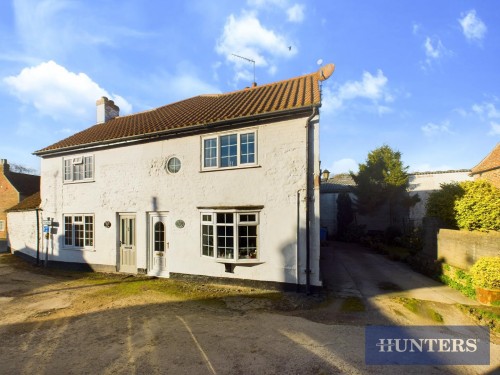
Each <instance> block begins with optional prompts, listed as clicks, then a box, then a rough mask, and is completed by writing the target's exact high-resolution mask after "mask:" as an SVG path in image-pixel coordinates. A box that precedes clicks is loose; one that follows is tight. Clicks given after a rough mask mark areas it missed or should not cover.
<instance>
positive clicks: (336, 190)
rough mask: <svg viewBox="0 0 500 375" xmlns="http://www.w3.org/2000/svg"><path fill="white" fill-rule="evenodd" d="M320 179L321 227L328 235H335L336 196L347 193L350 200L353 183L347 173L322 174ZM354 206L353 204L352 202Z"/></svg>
mask: <svg viewBox="0 0 500 375" xmlns="http://www.w3.org/2000/svg"><path fill="white" fill-rule="evenodd" d="M322 177H323V179H322V181H321V199H320V200H321V204H320V212H321V227H322V228H325V229H326V231H327V234H328V236H335V235H337V230H338V225H337V214H338V209H337V198H338V196H339V194H341V193H347V194H349V196H350V198H351V200H352V202H354V199H355V195H354V193H353V192H352V191H353V187H354V185H355V182H354V180H353V179H352V177H351V175H350V174H349V173H340V174H336V175H334V176H332V177H331V178H330V177H329V173H326V174H323V175H322ZM353 208H354V204H353Z"/></svg>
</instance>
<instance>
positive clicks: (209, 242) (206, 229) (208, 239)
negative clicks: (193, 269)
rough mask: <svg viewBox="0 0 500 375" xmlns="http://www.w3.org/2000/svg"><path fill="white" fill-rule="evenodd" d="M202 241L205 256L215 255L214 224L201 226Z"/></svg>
mask: <svg viewBox="0 0 500 375" xmlns="http://www.w3.org/2000/svg"><path fill="white" fill-rule="evenodd" d="M201 237H202V240H201V243H202V254H203V255H205V256H209V257H213V256H214V227H213V225H202V226H201Z"/></svg>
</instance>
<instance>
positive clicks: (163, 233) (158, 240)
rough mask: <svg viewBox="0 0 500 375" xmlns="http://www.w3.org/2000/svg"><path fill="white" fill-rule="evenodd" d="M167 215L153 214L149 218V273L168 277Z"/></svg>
mask: <svg viewBox="0 0 500 375" xmlns="http://www.w3.org/2000/svg"><path fill="white" fill-rule="evenodd" d="M167 235H168V234H167V217H166V215H161V214H157V213H155V214H151V216H150V220H149V255H150V256H149V259H150V268H149V275H151V276H163V277H168V268H167V252H168V241H167V238H168V237H167Z"/></svg>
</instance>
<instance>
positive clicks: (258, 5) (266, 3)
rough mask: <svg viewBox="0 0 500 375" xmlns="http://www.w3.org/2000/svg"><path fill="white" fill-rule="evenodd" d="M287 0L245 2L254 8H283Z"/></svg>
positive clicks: (249, 0)
mask: <svg viewBox="0 0 500 375" xmlns="http://www.w3.org/2000/svg"><path fill="white" fill-rule="evenodd" d="M286 3H287V0H248V1H247V4H248V5H250V6H251V7H255V8H264V7H269V6H278V7H281V8H283V7H284V6H285V5H286Z"/></svg>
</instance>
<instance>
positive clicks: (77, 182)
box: [63, 180, 95, 185]
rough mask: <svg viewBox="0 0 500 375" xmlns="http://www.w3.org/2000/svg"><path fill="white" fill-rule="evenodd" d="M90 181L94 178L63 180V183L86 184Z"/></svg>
mask: <svg viewBox="0 0 500 375" xmlns="http://www.w3.org/2000/svg"><path fill="white" fill-rule="evenodd" d="M90 182H95V180H78V181H63V184H64V185H73V184H88V183H90Z"/></svg>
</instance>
